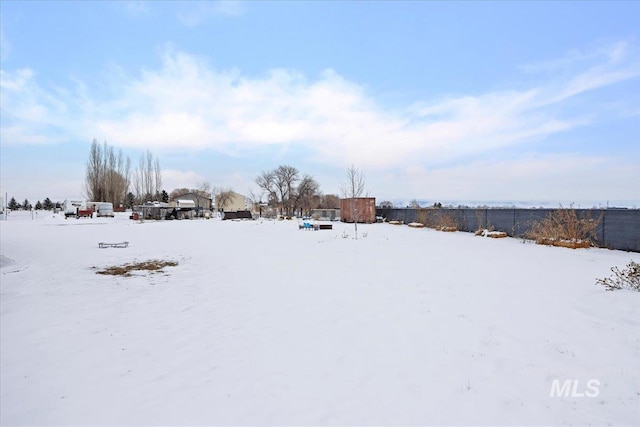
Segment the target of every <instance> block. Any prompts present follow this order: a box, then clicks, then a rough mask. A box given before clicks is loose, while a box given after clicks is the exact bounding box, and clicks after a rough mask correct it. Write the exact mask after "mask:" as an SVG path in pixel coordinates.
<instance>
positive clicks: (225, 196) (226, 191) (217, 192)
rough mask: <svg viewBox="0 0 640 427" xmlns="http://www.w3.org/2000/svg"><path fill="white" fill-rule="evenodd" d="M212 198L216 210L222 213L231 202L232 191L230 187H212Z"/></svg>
mask: <svg viewBox="0 0 640 427" xmlns="http://www.w3.org/2000/svg"><path fill="white" fill-rule="evenodd" d="M213 193H214V196H215V199H216V209H217V210H219V211H224V210H225V208H226V207H227V206H229V204H230V203H231V202H232V201H233V190H232V189H231V188H230V187H214V192H213Z"/></svg>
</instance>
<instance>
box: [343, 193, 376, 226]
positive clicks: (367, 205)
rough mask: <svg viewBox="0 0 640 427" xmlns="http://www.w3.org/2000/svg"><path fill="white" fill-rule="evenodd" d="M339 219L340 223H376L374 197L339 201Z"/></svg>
mask: <svg viewBox="0 0 640 427" xmlns="http://www.w3.org/2000/svg"><path fill="white" fill-rule="evenodd" d="M340 219H341V220H342V222H355V221H357V222H364V223H367V224H370V223H372V222H376V199H375V197H356V198H352V199H341V200H340Z"/></svg>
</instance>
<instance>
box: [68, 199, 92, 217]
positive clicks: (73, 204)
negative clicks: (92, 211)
mask: <svg viewBox="0 0 640 427" xmlns="http://www.w3.org/2000/svg"><path fill="white" fill-rule="evenodd" d="M86 209H87V202H86V201H84V200H70V199H66V200H65V201H64V203H63V204H62V211H63V212H64V217H65V218H68V217H70V216H77V215H78V211H79V210H86Z"/></svg>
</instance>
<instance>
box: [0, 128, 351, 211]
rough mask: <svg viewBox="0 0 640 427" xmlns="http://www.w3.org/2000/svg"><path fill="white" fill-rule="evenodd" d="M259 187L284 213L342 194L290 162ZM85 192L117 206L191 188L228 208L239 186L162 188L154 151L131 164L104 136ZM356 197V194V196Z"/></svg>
mask: <svg viewBox="0 0 640 427" xmlns="http://www.w3.org/2000/svg"><path fill="white" fill-rule="evenodd" d="M349 171H350V174H352V175H348V179H350V180H351V181H350V185H351V186H350V187H349V186H347V187H348V188H343V189H342V192H343V193H344V194H342V196H343V197H346V196H349V195H351V196H354V195H356V193H358V191H356V190H358V189H357V188H354V187H353V184H354V182H353V180H352V178H353V173H354V171H355V170H354V168H353V167H352V168H351V169H350V170H349ZM254 182H255V184H256V185H257V186H258V193H257V194H256V193H254V192H253V191H250V192H249V199H250V201H251V202H252V203H253V204H254V205H261V206H268V207H270V208H272V209H274V210H275V211H276V212H278V213H280V214H282V215H296V214H303V213H307V214H308V213H309V212H310V210H311V209H338V208H340V197H339V196H338V195H335V194H322V192H321V191H320V184H318V182H317V181H316V180H315V179H314V178H313V177H312V176H311V175H309V174H302V173H301V172H300V171H299V170H298V169H297V168H295V167H293V166H291V165H280V166H278V167H276V168H274V169H271V170H266V171H263V172H262V173H260V174H259V175H258V176H257V177H256V178H255V180H254ZM84 190H85V196H86V197H87V199H88V200H93V201H101V202H111V203H113V206H114V207H116V208H117V207H125V208H133V207H134V206H135V205H139V204H143V203H145V202H148V201H162V202H168V201H169V200H176V199H177V198H179V197H180V196H183V195H185V194H187V193H189V194H192V195H194V196H195V198H196V203H197V206H201V203H200V202H201V201H202V200H203V199H210V198H212V197H213V198H214V199H215V201H216V208H217V209H219V210H225V208H226V207H227V206H229V205H230V204H231V201H232V199H233V197H234V191H233V190H232V189H231V188H230V187H215V186H211V184H210V183H208V182H206V181H203V182H201V183H199V184H197V185H196V187H195V188H176V189H174V190H172V191H171V193H167V192H166V191H165V190H164V189H162V170H161V168H160V161H159V159H158V158H157V157H154V156H153V154H152V153H151V151H149V150H147V151H146V152H145V153H143V154H142V155H141V157H140V159H139V161H138V164H137V167H135V168H132V163H131V160H130V158H129V157H127V156H125V155H124V154H123V153H122V150H118V151H116V150H115V149H114V148H113V147H112V146H110V145H109V144H107V143H106V142H104V143H103V144H99V143H98V142H97V141H96V140H95V139H94V140H93V141H92V143H91V147H90V149H89V158H88V160H87V163H86V169H85V180H84ZM356 197H357V196H356ZM7 207H8V208H9V209H11V210H17V209H25V210H30V209H32V208H35V209H37V210H39V209H45V210H51V209H54V208H60V207H61V203H60V202H56V203H53V202H52V201H51V200H50V199H49V198H46V199H45V200H44V202H43V203H41V202H40V201H38V202H37V203H36V205H35V207H34V206H32V205H31V203H30V202H29V201H28V200H25V201H24V202H23V203H22V204H20V203H18V202H17V201H16V200H15V198H11V201H10V202H9V203H8V205H7Z"/></svg>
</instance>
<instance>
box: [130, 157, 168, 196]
mask: <svg viewBox="0 0 640 427" xmlns="http://www.w3.org/2000/svg"><path fill="white" fill-rule="evenodd" d="M133 186H134V189H135V193H136V199H137V201H138V202H139V203H143V202H146V201H151V200H153V199H154V198H159V197H160V192H161V191H162V171H161V169H160V160H159V159H157V158H156V159H154V158H153V154H151V151H149V150H147V151H146V152H145V153H144V154H143V155H142V156H140V161H139V162H138V169H136V171H135V173H134V185H133Z"/></svg>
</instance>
